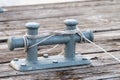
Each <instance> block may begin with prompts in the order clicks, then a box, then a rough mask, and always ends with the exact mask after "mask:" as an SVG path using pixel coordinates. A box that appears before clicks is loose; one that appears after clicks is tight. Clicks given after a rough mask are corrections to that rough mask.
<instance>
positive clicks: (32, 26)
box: [25, 22, 40, 29]
mask: <svg viewBox="0 0 120 80" xmlns="http://www.w3.org/2000/svg"><path fill="white" fill-rule="evenodd" d="M25 26H26V28H28V29H38V28H39V27H40V24H39V23H36V22H28V23H26V24H25Z"/></svg>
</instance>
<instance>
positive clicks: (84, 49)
mask: <svg viewBox="0 0 120 80" xmlns="http://www.w3.org/2000/svg"><path fill="white" fill-rule="evenodd" d="M6 9H7V10H8V11H7V12H5V13H1V14H0V80H120V64H119V63H118V62H117V61H115V60H114V59H113V58H111V57H110V56H109V55H107V54H105V53H103V51H101V50H100V49H98V48H96V47H94V46H93V45H92V44H90V43H83V44H77V49H76V50H77V52H79V53H81V54H83V55H84V56H86V57H88V58H90V59H91V62H92V66H91V65H88V66H76V67H67V68H59V69H49V70H37V71H30V72H19V71H15V70H13V69H12V68H11V67H9V62H10V61H11V60H12V59H13V58H16V57H17V58H21V57H25V54H24V51H23V49H16V50H15V51H9V50H8V48H7V42H6V41H7V39H8V37H9V36H23V35H24V34H25V32H26V29H25V27H24V24H25V23H26V22H29V21H34V22H39V23H41V28H40V30H39V31H43V30H62V29H64V28H65V25H64V24H63V20H65V19H69V18H74V19H77V20H78V21H79V25H78V26H79V28H80V29H81V30H87V29H91V30H93V31H94V36H95V41H94V42H95V43H96V44H98V45H100V46H101V47H103V48H104V49H106V50H107V51H108V52H109V53H111V54H113V55H115V56H116V57H118V58H119V59H120V0H85V1H78V2H72V3H71V2H69V3H58V4H44V5H42V4H41V5H32V6H20V7H6ZM41 34H42V33H41ZM50 47H51V46H48V47H40V48H42V49H41V50H42V51H43V50H45V49H48V48H50ZM62 49H63V46H62V45H61V48H56V50H53V51H51V52H49V54H50V55H52V54H58V53H59V52H61V51H62ZM39 56H41V54H40V52H39Z"/></svg>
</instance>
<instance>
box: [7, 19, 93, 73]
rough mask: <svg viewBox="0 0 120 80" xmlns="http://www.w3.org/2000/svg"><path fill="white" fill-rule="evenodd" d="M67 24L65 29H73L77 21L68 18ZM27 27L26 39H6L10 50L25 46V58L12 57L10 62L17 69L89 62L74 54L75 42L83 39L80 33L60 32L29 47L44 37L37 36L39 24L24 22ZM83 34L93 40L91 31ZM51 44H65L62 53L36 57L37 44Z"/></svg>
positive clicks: (75, 64)
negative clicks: (60, 33)
mask: <svg viewBox="0 0 120 80" xmlns="http://www.w3.org/2000/svg"><path fill="white" fill-rule="evenodd" d="M64 23H65V25H66V26H67V30H75V29H76V25H77V24H78V22H77V21H76V20H74V19H68V20H65V21H64ZM26 28H27V30H28V31H27V34H28V37H27V41H26V42H25V40H24V38H22V37H20V38H15V37H11V38H10V39H8V47H9V49H10V50H14V48H22V47H27V51H26V53H27V56H26V58H25V59H16V58H15V59H14V60H12V61H11V62H10V66H12V67H13V68H14V69H16V70H19V71H29V70H38V69H49V68H58V67H67V66H77V65H87V64H90V60H88V59H87V58H84V57H82V56H81V55H75V44H76V42H81V40H82V41H84V39H82V38H81V36H80V35H78V34H77V33H76V34H62V35H54V36H52V37H51V38H49V39H47V40H45V41H44V42H42V43H39V44H38V45H35V46H34V47H31V48H29V47H30V46H31V45H34V44H36V43H38V42H40V41H42V40H43V39H45V38H46V37H37V35H38V28H39V24H38V23H34V22H30V23H27V24H26ZM83 34H84V36H85V37H86V38H87V39H89V40H91V41H93V33H92V32H91V31H84V32H83ZM53 44H65V53H64V55H59V56H58V55H54V56H48V55H47V54H45V55H44V56H43V57H38V56H37V55H38V54H37V49H38V46H43V45H53Z"/></svg>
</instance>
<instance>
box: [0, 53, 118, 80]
mask: <svg viewBox="0 0 120 80" xmlns="http://www.w3.org/2000/svg"><path fill="white" fill-rule="evenodd" d="M114 53H115V52H114ZM115 54H118V55H119V56H120V54H119V52H118V53H115ZM90 55H91V54H90ZM118 55H117V56H118ZM92 57H96V56H93V55H92ZM103 57H105V55H103ZM96 63H97V64H96ZM8 65H9V64H0V67H1V69H0V78H1V79H2V78H7V77H8V78H9V77H18V76H22V77H27V76H28V75H37V76H40V77H39V78H43V79H45V78H51V77H52V78H53V80H55V79H56V78H58V79H59V77H60V76H61V77H62V76H63V78H65V79H73V78H74V77H77V78H79V75H81V77H80V78H83V79H84V78H85V77H94V76H100V75H113V73H114V75H116V74H119V73H120V70H119V67H120V65H119V64H117V62H115V61H114V60H113V59H112V58H110V57H109V56H108V58H105V59H101V58H100V59H97V60H92V66H78V67H68V68H60V69H49V70H37V71H30V72H18V71H15V70H13V69H12V68H10V67H9V66H8ZM116 68H117V70H116ZM63 71H65V73H62V72H63ZM51 72H52V74H51ZM45 74H46V75H45ZM58 74H59V75H58ZM60 74H61V75H60ZM70 75H73V76H70ZM75 75H76V76H75ZM100 77H101V76H100ZM18 78H19V77H18ZM27 78H29V77H27ZM30 78H31V77H30ZM34 78H36V77H34Z"/></svg>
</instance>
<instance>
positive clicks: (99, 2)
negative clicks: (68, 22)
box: [5, 0, 120, 11]
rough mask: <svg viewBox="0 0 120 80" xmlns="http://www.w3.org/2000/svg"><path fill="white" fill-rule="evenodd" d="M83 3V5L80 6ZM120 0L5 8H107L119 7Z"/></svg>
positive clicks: (81, 0) (8, 8)
mask: <svg viewBox="0 0 120 80" xmlns="http://www.w3.org/2000/svg"><path fill="white" fill-rule="evenodd" d="M80 3H81V4H80ZM119 3H120V2H119V0H116V1H115V0H114V1H111V0H80V1H75V2H63V3H52V4H38V5H29V6H28V5H27V6H22V7H21V6H13V7H12V6H11V7H5V8H6V9H7V10H8V11H18V10H19V11H20V10H32V9H51V8H52V9H53V8H66V7H91V6H107V5H117V4H119Z"/></svg>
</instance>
